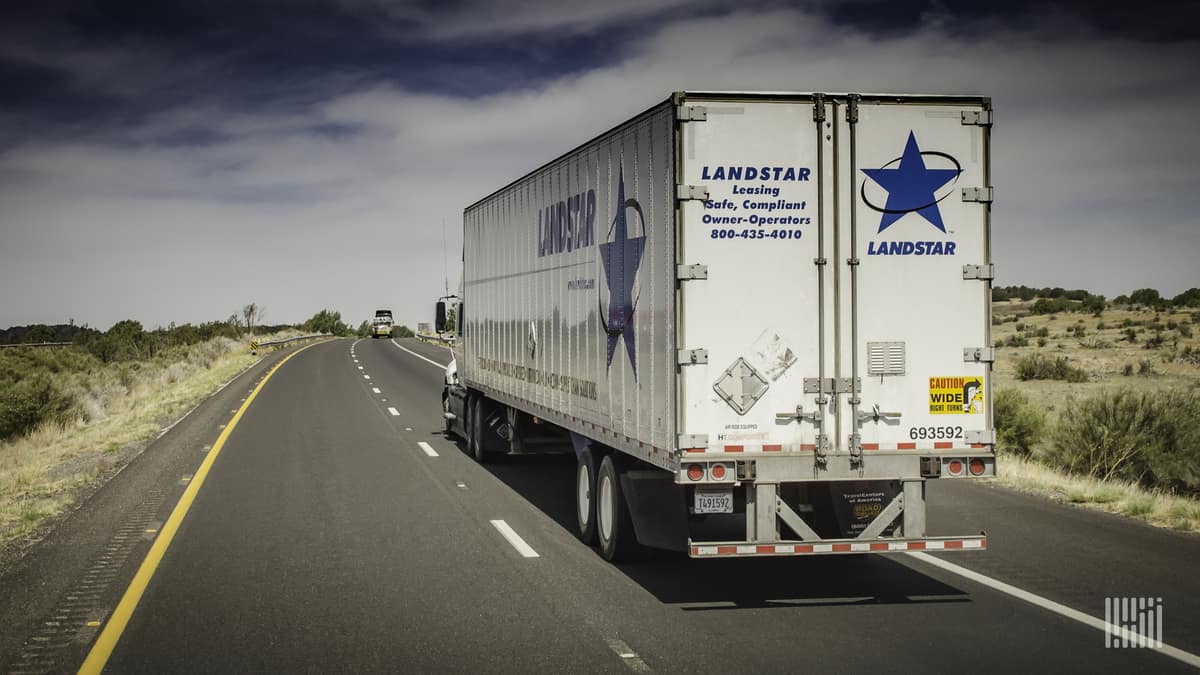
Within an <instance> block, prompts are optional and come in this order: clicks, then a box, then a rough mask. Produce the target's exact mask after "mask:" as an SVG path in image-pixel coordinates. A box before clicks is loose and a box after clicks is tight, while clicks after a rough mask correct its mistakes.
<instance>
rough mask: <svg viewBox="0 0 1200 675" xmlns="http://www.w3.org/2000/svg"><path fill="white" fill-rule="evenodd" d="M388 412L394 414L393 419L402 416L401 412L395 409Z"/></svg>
mask: <svg viewBox="0 0 1200 675" xmlns="http://www.w3.org/2000/svg"><path fill="white" fill-rule="evenodd" d="M388 412H390V413H391V414H392V417H399V416H400V411H399V410H396V409H395V408H388Z"/></svg>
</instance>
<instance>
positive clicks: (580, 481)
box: [575, 448, 596, 546]
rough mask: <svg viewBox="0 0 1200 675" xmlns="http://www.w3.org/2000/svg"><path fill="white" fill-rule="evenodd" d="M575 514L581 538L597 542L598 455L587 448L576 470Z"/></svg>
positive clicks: (586, 542) (591, 542) (586, 541)
mask: <svg viewBox="0 0 1200 675" xmlns="http://www.w3.org/2000/svg"><path fill="white" fill-rule="evenodd" d="M575 516H576V517H577V518H578V519H579V540H580V541H582V542H583V543H585V544H587V545H588V546H591V545H592V544H595V543H596V457H595V455H593V454H592V449H591V448H587V449H586V450H584V451H583V452H582V453H580V454H579V468H578V469H576V470H575Z"/></svg>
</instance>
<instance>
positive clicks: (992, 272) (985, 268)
mask: <svg viewBox="0 0 1200 675" xmlns="http://www.w3.org/2000/svg"><path fill="white" fill-rule="evenodd" d="M995 278H996V267H995V265H993V264H991V263H988V264H987V265H963V279H979V280H982V281H991V280H992V279H995Z"/></svg>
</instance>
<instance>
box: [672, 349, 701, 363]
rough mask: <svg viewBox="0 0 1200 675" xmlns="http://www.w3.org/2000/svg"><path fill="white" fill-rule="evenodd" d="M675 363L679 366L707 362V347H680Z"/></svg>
mask: <svg viewBox="0 0 1200 675" xmlns="http://www.w3.org/2000/svg"><path fill="white" fill-rule="evenodd" d="M675 363H677V364H679V365H681V366H698V365H703V364H706V363H708V350H707V349H680V350H679V354H678V358H676V359H675Z"/></svg>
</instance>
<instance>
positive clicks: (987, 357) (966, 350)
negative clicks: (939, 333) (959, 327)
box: [963, 347, 996, 363]
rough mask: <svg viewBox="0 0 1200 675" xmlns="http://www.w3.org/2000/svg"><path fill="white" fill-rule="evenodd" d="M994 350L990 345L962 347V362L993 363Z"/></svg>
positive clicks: (994, 358) (994, 357) (994, 359)
mask: <svg viewBox="0 0 1200 675" xmlns="http://www.w3.org/2000/svg"><path fill="white" fill-rule="evenodd" d="M995 361H996V350H995V349H993V348H992V347H963V363H994V362H995Z"/></svg>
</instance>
